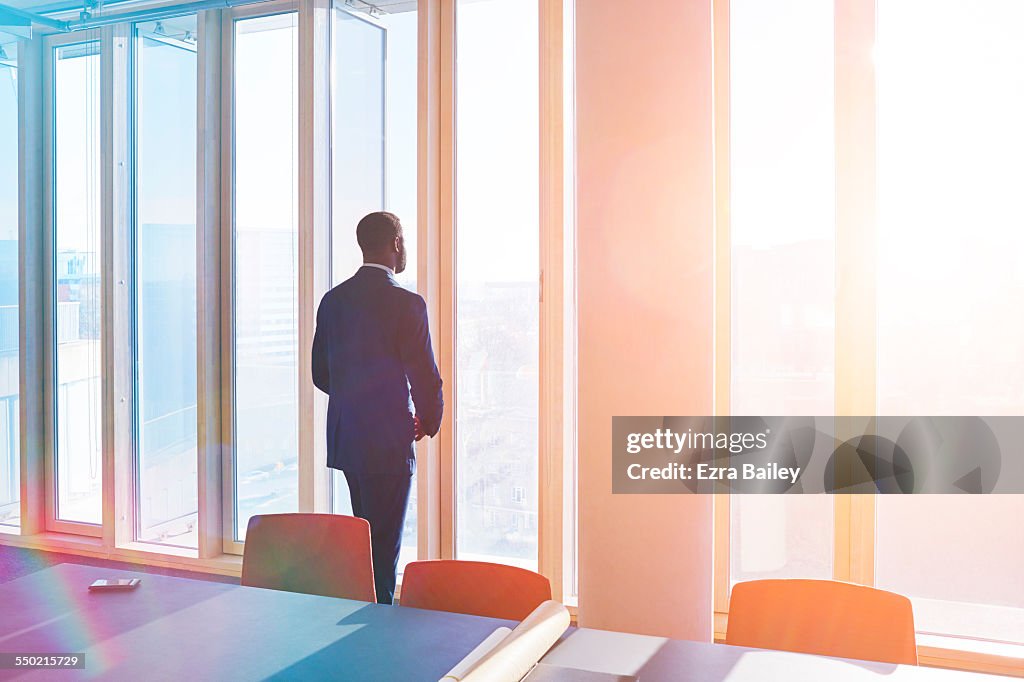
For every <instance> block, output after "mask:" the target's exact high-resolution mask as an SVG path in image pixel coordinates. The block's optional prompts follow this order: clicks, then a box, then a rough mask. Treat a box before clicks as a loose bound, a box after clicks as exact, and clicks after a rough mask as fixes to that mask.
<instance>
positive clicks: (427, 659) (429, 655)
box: [267, 604, 515, 682]
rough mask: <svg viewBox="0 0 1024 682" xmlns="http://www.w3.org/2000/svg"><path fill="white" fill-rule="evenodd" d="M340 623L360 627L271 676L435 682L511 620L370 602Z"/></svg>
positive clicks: (281, 679)
mask: <svg viewBox="0 0 1024 682" xmlns="http://www.w3.org/2000/svg"><path fill="white" fill-rule="evenodd" d="M338 625H339V626H342V625H343V626H348V628H351V626H353V625H354V626H357V627H356V628H355V629H354V630H352V629H348V631H347V632H346V633H345V634H343V635H341V636H340V637H339V638H338V639H337V640H335V641H334V642H332V643H331V644H329V645H327V646H325V647H323V648H322V649H320V650H319V651H317V652H316V653H314V654H311V655H309V656H307V657H305V658H304V659H302V660H300V661H296V662H295V663H294V664H292V665H289V666H288V667H287V668H284V669H282V670H280V671H279V672H277V673H276V674H274V675H273V676H271V677H269V678H267V679H270V680H275V681H283V680H314V679H338V680H360V682H363V681H365V682H374V681H376V680H381V681H386V682H393V681H394V680H402V681H403V682H405V681H408V682H416V681H417V680H424V681H428V682H436V681H437V680H439V679H441V677H443V676H444V675H445V673H447V672H448V671H449V670H451V669H452V667H454V666H455V664H456V663H458V662H459V661H460V660H462V658H463V657H464V656H465V655H466V654H467V653H469V652H470V651H471V650H472V649H473V648H474V647H475V646H476V645H477V644H479V643H480V642H481V641H483V640H484V638H486V637H487V636H488V635H489V634H491V632H493V631H494V630H495V628H498V627H501V626H503V625H504V626H509V625H510V623H509V622H508V621H503V620H496V619H494V618H482V617H479V616H467V615H463V614H456V613H444V612H440V611H427V610H423V609H414V608H409V607H401V606H379V605H377V604H367V605H366V606H365V607H363V608H361V609H359V610H357V611H355V612H353V613H351V614H349V615H348V616H346V617H345V618H343V619H342V620H340V621H338ZM511 625H513V626H514V625H515V623H511Z"/></svg>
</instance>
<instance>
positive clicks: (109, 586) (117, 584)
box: [89, 578, 142, 592]
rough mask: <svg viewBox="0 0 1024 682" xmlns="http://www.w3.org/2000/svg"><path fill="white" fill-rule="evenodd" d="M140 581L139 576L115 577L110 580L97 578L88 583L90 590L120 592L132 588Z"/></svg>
mask: <svg viewBox="0 0 1024 682" xmlns="http://www.w3.org/2000/svg"><path fill="white" fill-rule="evenodd" d="M141 582H142V579H141V578H116V579H110V580H97V581H95V582H94V583H93V584H92V585H89V591H90V592H121V591H124V590H134V589H135V588H136V587H138V586H139V583H141Z"/></svg>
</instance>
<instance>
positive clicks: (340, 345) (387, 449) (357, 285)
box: [313, 266, 444, 474]
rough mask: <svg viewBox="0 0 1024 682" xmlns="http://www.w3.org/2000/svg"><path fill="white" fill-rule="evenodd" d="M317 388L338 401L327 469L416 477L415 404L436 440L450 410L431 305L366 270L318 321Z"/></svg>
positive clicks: (324, 305)
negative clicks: (432, 335)
mask: <svg viewBox="0 0 1024 682" xmlns="http://www.w3.org/2000/svg"><path fill="white" fill-rule="evenodd" d="M313 383H314V384H316V386H317V388H319V389H320V390H321V391H324V392H325V393H327V394H329V395H330V401H329V403H328V408H327V466H329V467H332V468H334V469H341V470H343V471H347V472H350V473H354V474H397V473H409V472H411V471H414V470H415V467H416V456H415V450H414V448H413V423H412V418H413V414H414V413H413V410H412V404H413V403H415V406H416V411H415V414H416V415H417V416H419V418H420V421H421V423H422V425H423V430H424V432H426V434H427V435H429V436H434V435H436V434H437V431H438V429H440V428H441V414H442V412H443V410H444V400H443V398H442V396H441V376H440V374H439V373H438V371H437V365H436V364H435V363H434V352H433V350H432V349H431V346H430V331H429V328H428V325H427V306H426V303H424V301H423V298H422V297H421V296H419V295H418V294H415V293H413V292H411V291H407V290H405V289H403V288H402V287H400V286H399V285H398V283H397V282H395V279H394V277H392V276H391V273H390V272H388V271H386V270H382V269H380V268H374V267H366V266H364V267H361V268H359V270H357V271H356V274H355V275H353V276H352V277H350V278H349V279H347V280H345V281H344V282H342V283H341V284H339V285H338V286H336V287H334V288H333V289H331V290H330V291H329V292H327V294H325V295H324V297H323V300H322V301H320V308H319V310H317V315H316V334H315V335H314V337H313ZM410 393H411V398H412V399H411V400H410Z"/></svg>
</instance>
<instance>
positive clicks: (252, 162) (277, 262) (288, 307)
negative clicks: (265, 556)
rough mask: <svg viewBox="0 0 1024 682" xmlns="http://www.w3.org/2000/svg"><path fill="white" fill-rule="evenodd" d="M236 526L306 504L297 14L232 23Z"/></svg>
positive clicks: (240, 536) (238, 532)
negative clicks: (301, 427)
mask: <svg viewBox="0 0 1024 682" xmlns="http://www.w3.org/2000/svg"><path fill="white" fill-rule="evenodd" d="M233 119H234V145H233V147H234V204H233V212H234V257H233V272H234V282H233V287H232V290H233V294H234V296H233V303H234V396H235V403H234V432H235V439H234V458H235V459H234V493H235V508H234V521H235V523H234V534H235V539H237V540H244V538H245V529H246V526H247V525H248V522H249V518H250V517H252V516H253V515H254V514H269V513H280V512H294V511H298V458H299V453H298V416H299V407H298V381H299V370H298V17H297V15H296V14H294V13H288V14H280V15H274V16H267V17H256V18H251V19H239V20H237V21H235V25H234V116H233Z"/></svg>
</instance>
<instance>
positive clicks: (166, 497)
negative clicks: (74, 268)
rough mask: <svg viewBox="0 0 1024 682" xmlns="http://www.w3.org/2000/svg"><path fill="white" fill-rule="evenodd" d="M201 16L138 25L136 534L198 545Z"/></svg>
mask: <svg viewBox="0 0 1024 682" xmlns="http://www.w3.org/2000/svg"><path fill="white" fill-rule="evenodd" d="M195 34H196V18H195V16H190V17H181V18H175V19H167V20H164V21H161V22H156V23H147V24H139V25H137V26H136V28H135V53H134V54H135V63H134V66H135V68H134V73H135V117H134V118H135V258H136V261H135V262H136V265H135V310H136V323H135V324H136V334H135V340H136V350H135V352H136V357H137V363H136V372H137V377H136V378H137V382H138V388H137V400H136V411H137V414H136V418H137V420H138V424H137V427H136V434H137V453H138V455H137V456H138V466H137V468H136V471H137V474H136V476H137V482H136V507H135V509H136V526H137V527H136V536H137V537H138V539H139V540H142V541H146V542H159V543H167V544H174V545H181V546H186V547H196V546H197V528H196V520H197V515H198V509H199V503H198V498H197V481H196V471H197V459H196V429H197V418H196V267H195V266H196V200H195V196H196V38H195Z"/></svg>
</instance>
